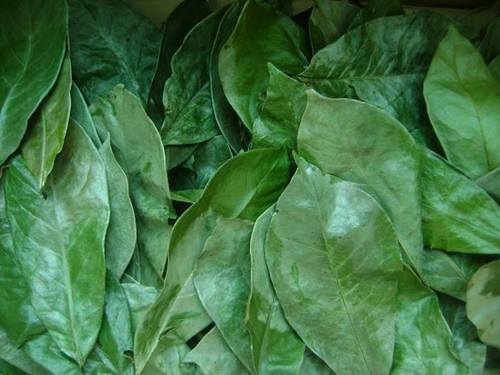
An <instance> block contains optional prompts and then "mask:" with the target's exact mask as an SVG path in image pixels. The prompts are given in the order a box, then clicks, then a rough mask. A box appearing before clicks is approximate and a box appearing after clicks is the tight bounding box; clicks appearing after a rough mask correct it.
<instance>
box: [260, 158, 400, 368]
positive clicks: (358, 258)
mask: <svg viewBox="0 0 500 375" xmlns="http://www.w3.org/2000/svg"><path fill="white" fill-rule="evenodd" d="M337 181H338V180H336V179H334V178H332V177H331V176H329V175H324V174H322V173H321V172H320V171H319V169H318V168H316V167H314V166H312V165H310V164H307V163H305V162H301V163H299V167H298V170H297V172H296V174H295V175H294V177H293V178H292V181H291V182H290V184H289V185H288V187H287V188H286V189H285V191H284V192H283V194H282V195H281V197H280V199H279V200H278V203H277V206H276V214H275V215H274V216H273V219H272V220H271V225H270V227H269V233H268V237H267V243H266V259H267V263H268V266H269V273H270V275H271V279H272V282H273V285H274V287H275V289H276V294H277V296H278V299H279V301H280V303H281V306H282V307H283V311H284V313H285V316H286V318H287V320H288V322H289V323H290V325H291V326H292V327H293V328H294V329H295V331H296V332H297V334H298V335H299V336H300V337H301V338H302V340H304V342H305V344H306V345H307V346H308V347H309V348H310V349H311V350H312V351H313V352H314V353H315V354H317V355H318V356H319V357H320V358H321V359H323V360H324V361H325V362H326V363H327V364H328V366H329V367H330V368H331V369H333V370H334V371H335V373H337V374H351V373H380V374H384V373H388V372H389V370H390V367H391V363H392V352H393V346H394V323H395V318H396V295H397V285H398V284H397V282H398V274H399V272H400V271H401V263H400V255H399V245H398V241H397V237H396V234H395V232H394V230H393V228H392V225H391V222H390V220H389V218H388V217H387V216H386V213H385V212H384V210H383V209H382V207H381V206H380V205H379V204H378V203H377V201H375V199H373V198H372V197H371V196H370V195H369V194H367V193H365V192H364V191H363V190H361V189H360V188H358V187H357V186H356V185H355V184H352V183H349V182H337ZM368 253H369V254H370V256H369V257H367V256H366V255H367V254H368Z"/></svg>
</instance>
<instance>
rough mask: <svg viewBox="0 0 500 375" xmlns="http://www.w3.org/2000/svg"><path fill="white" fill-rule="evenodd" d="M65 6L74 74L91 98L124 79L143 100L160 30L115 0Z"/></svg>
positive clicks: (74, 2) (86, 0)
mask: <svg viewBox="0 0 500 375" xmlns="http://www.w3.org/2000/svg"><path fill="white" fill-rule="evenodd" d="M69 10H70V12H69V14H70V17H69V21H70V22H69V36H70V44H71V62H72V66H73V75H74V78H75V81H76V82H77V83H78V86H79V87H80V88H81V90H82V92H83V95H84V96H85V98H86V99H87V100H88V101H89V103H94V101H95V100H96V99H97V97H98V96H101V95H105V94H106V93H107V92H108V91H109V90H111V89H112V88H113V87H115V86H116V85H117V84H123V85H125V87H126V88H127V89H128V90H129V91H131V92H133V93H134V94H135V95H137V96H138V97H139V98H140V99H141V101H142V103H143V104H145V103H146V101H147V98H148V95H149V90H150V86H151V81H152V79H153V75H154V71H155V66H156V60H157V56H158V51H159V47H160V40H161V34H160V32H159V30H157V29H156V27H155V26H154V25H153V24H152V23H151V22H150V21H149V20H148V19H147V18H145V17H144V16H142V15H141V14H139V13H136V12H135V11H134V10H132V9H131V8H130V7H129V6H128V5H127V4H125V2H123V1H119V0H105V1H101V0H83V1H82V0H70V1H69Z"/></svg>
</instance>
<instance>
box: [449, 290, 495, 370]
mask: <svg viewBox="0 0 500 375" xmlns="http://www.w3.org/2000/svg"><path fill="white" fill-rule="evenodd" d="M439 305H440V307H441V311H442V312H443V315H444V317H445V319H446V321H447V322H448V325H449V326H450V329H451V333H452V335H453V341H452V344H453V348H454V349H455V352H456V353H457V355H458V357H459V358H460V359H461V360H462V362H464V363H465V364H466V365H467V367H469V370H470V373H471V374H482V371H483V368H484V364H485V360H486V345H484V344H482V343H480V342H479V341H478V337H477V331H476V328H475V327H474V325H473V324H472V323H471V322H470V321H469V319H467V316H466V315H465V305H464V303H463V302H460V301H457V300H456V299H453V298H450V297H446V296H440V298H439Z"/></svg>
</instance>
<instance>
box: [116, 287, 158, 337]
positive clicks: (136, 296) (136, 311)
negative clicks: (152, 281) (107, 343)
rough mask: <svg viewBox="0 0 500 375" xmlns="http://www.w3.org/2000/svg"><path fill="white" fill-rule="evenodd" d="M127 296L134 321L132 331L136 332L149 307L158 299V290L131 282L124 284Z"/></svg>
mask: <svg viewBox="0 0 500 375" xmlns="http://www.w3.org/2000/svg"><path fill="white" fill-rule="evenodd" d="M122 287H123V290H124V291H125V294H126V295H127V299H128V305H129V307H130V315H131V319H132V331H133V332H135V331H136V328H137V326H138V325H139V323H140V322H141V320H142V318H143V317H144V314H145V313H146V311H147V310H148V308H149V306H151V304H152V303H153V302H154V300H155V299H156V297H158V293H159V292H158V290H157V289H155V288H153V287H151V286H146V285H142V284H139V283H138V282H136V281H132V280H129V281H127V282H125V283H123V284H122Z"/></svg>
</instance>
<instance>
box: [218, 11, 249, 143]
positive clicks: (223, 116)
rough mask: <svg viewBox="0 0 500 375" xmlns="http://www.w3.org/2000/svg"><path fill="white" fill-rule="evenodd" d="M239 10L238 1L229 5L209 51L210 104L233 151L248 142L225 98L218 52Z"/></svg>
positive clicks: (229, 32) (245, 132)
mask: <svg viewBox="0 0 500 375" xmlns="http://www.w3.org/2000/svg"><path fill="white" fill-rule="evenodd" d="M240 12H241V6H240V3H235V4H234V5H233V6H230V7H229V8H228V10H227V11H226V13H225V14H224V16H223V17H222V20H221V22H220V24H219V29H218V30H217V35H216V36H215V40H214V44H213V47H212V51H211V52H210V64H209V69H210V91H211V94H212V105H213V107H214V115H215V119H216V120H217V125H218V126H219V130H220V132H221V133H222V135H223V136H224V138H225V139H226V140H227V142H228V144H229V145H230V146H231V148H232V149H233V151H234V152H239V151H240V150H242V149H245V148H246V146H247V142H248V134H247V129H246V128H245V126H244V125H243V124H242V123H241V121H240V119H239V118H238V115H237V114H236V112H235V111H234V110H233V108H232V107H231V104H229V102H228V100H227V99H226V95H225V94H224V91H223V88H222V82H221V80H220V76H219V54H220V51H221V49H222V46H223V45H224V44H225V43H226V41H227V40H228V38H229V37H230V35H231V33H232V32H233V30H234V27H235V26H236V22H237V21H238V18H239V15H240Z"/></svg>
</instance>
